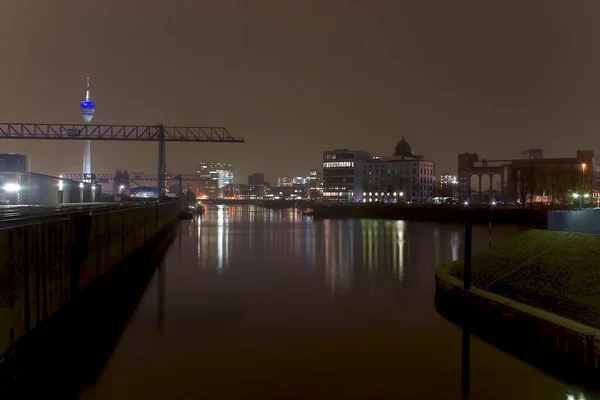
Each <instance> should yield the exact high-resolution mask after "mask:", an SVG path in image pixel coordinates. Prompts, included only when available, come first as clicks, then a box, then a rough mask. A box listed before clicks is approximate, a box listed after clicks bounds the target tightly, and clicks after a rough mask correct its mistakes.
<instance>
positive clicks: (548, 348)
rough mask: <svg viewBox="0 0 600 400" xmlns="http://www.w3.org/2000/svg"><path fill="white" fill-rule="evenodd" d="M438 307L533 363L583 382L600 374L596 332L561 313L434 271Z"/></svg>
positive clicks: (598, 333) (599, 345)
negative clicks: (465, 284) (466, 285)
mask: <svg viewBox="0 0 600 400" xmlns="http://www.w3.org/2000/svg"><path fill="white" fill-rule="evenodd" d="M436 307H437V308H438V310H439V311H440V312H441V313H442V314H444V315H446V316H447V317H449V318H450V319H452V320H454V321H456V322H457V323H459V324H460V325H462V326H463V327H465V328H467V329H469V330H471V332H473V333H476V334H478V335H480V336H482V337H483V338H485V339H487V340H489V341H491V342H493V343H494V344H496V345H497V346H499V347H501V348H504V349H505V350H507V351H509V352H513V353H514V354H516V355H518V356H520V357H522V358H524V359H526V360H527V361H529V362H531V363H532V364H535V365H538V366H540V367H541V368H543V369H546V370H549V371H550V372H555V373H557V374H559V375H569V376H570V378H572V379H575V380H577V381H582V382H585V383H590V382H598V378H599V377H600V330H598V329H595V328H593V327H590V326H587V325H583V324H580V323H578V322H576V321H572V320H570V319H567V318H563V317H561V316H559V315H556V314H552V313H550V312H547V311H544V310H541V309H539V308H536V307H531V306H529V305H526V304H522V303H519V302H517V301H513V300H510V299H508V298H506V297H503V296H499V295H497V294H494V293H491V292H488V291H485V290H481V289H477V288H472V290H470V291H467V292H465V291H464V290H463V282H462V281H461V280H459V279H457V278H455V277H453V276H451V275H450V271H449V266H444V267H441V268H439V269H438V271H437V272H436Z"/></svg>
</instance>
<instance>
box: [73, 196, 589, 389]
mask: <svg viewBox="0 0 600 400" xmlns="http://www.w3.org/2000/svg"><path fill="white" fill-rule="evenodd" d="M516 233H518V228H516V227H502V228H500V227H499V228H495V229H494V231H493V240H494V242H500V241H502V240H503V239H504V238H507V237H509V236H511V235H514V234H516ZM461 235H462V227H461V226H460V225H442V224H434V223H422V222H403V221H380V220H326V221H313V220H312V219H310V218H307V217H302V216H301V214H300V213H299V212H297V211H294V210H283V211H273V210H265V209H261V208H255V207H251V206H247V207H227V206H225V207H221V206H219V207H217V206H213V207H211V208H209V210H208V212H207V214H206V215H205V216H204V217H202V218H201V219H200V220H194V221H182V222H181V224H180V231H179V233H178V237H177V238H176V239H175V241H174V243H173V245H172V246H171V248H170V249H169V252H168V253H167V255H166V258H165V260H164V263H163V265H162V266H161V267H160V269H159V270H157V272H156V274H155V276H154V278H153V280H152V282H151V283H150V285H149V286H148V288H147V290H146V292H145V294H144V296H143V297H142V299H141V301H140V304H139V306H138V308H137V310H136V312H135V314H134V315H133V316H132V318H131V321H130V323H129V324H128V326H127V327H126V329H125V331H124V332H123V334H122V337H121V339H120V341H119V343H118V344H117V346H116V348H115V350H114V352H113V354H112V356H111V358H110V359H109V361H108V363H107V365H106V367H105V369H104V371H103V373H102V374H101V376H100V377H98V380H97V381H96V382H95V383H94V384H92V385H90V387H88V388H87V389H86V390H85V391H84V392H83V393H82V394H81V398H82V399H132V398H143V399H196V398H210V399H222V398H243V399H248V398H253V399H254V398H260V399H273V398H295V399H301V398H324V399H325V398H327V399H331V398H399V397H403V398H432V399H460V398H461V394H460V393H461V392H460V387H461V386H460V383H461V343H462V342H461V332H462V331H461V330H460V329H459V328H457V327H456V326H455V325H453V324H451V323H450V322H448V321H447V320H446V319H444V318H443V317H442V316H440V315H439V314H438V313H437V311H436V310H435V306H434V292H435V284H434V272H435V269H436V267H437V266H439V265H440V264H442V263H446V262H449V261H452V260H455V259H457V258H460V257H461V256H462V254H461V253H462V236H461ZM487 243H488V237H487V227H475V229H474V243H473V247H474V251H476V252H478V251H481V250H482V249H484V248H485V247H487ZM471 343H472V344H471V388H472V389H471V391H472V395H471V398H472V399H502V400H505V399H571V398H573V399H580V398H581V399H584V398H585V399H593V398H596V397H594V395H591V394H589V393H586V394H581V393H580V391H579V390H578V389H577V388H576V387H573V386H572V385H569V384H567V383H565V382H562V381H560V380H558V379H556V378H554V377H551V376H549V375H547V374H545V373H543V372H541V371H539V370H538V369H536V368H534V367H532V366H530V365H528V364H526V363H523V362H521V361H519V360H518V359H516V358H514V357H512V356H510V355H508V354H506V353H503V352H502V351H500V350H498V349H496V348H495V347H493V346H491V345H489V344H487V343H485V342H482V341H480V340H479V339H477V338H473V339H472V340H471ZM572 395H574V397H571V396H572Z"/></svg>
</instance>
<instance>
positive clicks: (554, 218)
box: [548, 208, 600, 234]
mask: <svg viewBox="0 0 600 400" xmlns="http://www.w3.org/2000/svg"><path fill="white" fill-rule="evenodd" d="M548 229H549V230H552V231H563V232H579V233H594V234H599V233H600V209H594V208H591V209H587V210H579V211H548Z"/></svg>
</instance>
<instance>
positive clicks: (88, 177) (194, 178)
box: [60, 172, 207, 182]
mask: <svg viewBox="0 0 600 400" xmlns="http://www.w3.org/2000/svg"><path fill="white" fill-rule="evenodd" d="M60 177H61V178H63V179H69V180H73V181H92V182H108V181H112V180H114V179H115V175H114V174H82V173H81V172H68V173H65V174H61V175H60ZM179 177H181V180H182V181H184V182H201V181H206V180H207V178H205V177H203V176H201V175H193V174H178V175H167V177H166V180H167V181H176V180H179ZM129 180H130V181H157V180H158V175H157V174H129Z"/></svg>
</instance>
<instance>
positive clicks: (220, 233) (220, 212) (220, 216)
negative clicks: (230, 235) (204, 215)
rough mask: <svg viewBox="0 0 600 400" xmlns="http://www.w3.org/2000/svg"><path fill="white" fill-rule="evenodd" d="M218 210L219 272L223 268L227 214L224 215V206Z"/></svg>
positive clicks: (220, 206)
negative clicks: (224, 223) (224, 225)
mask: <svg viewBox="0 0 600 400" xmlns="http://www.w3.org/2000/svg"><path fill="white" fill-rule="evenodd" d="M217 207H219V210H218V211H217V269H218V270H219V272H221V270H222V269H223V221H224V219H225V216H224V215H223V214H224V213H223V206H222V205H219V206H217Z"/></svg>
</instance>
